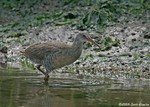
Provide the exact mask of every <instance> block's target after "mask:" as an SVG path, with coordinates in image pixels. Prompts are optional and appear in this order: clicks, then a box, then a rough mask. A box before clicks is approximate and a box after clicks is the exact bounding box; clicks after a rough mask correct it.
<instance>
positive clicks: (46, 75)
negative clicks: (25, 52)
mask: <svg viewBox="0 0 150 107" xmlns="http://www.w3.org/2000/svg"><path fill="white" fill-rule="evenodd" d="M48 79H49V75H48V74H47V73H46V74H45V77H44V80H45V82H47V81H48Z"/></svg>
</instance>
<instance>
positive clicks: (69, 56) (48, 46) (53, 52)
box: [22, 33, 99, 81]
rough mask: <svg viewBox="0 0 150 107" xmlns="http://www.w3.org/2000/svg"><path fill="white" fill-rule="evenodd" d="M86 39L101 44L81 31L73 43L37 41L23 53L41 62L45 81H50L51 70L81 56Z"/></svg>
mask: <svg viewBox="0 0 150 107" xmlns="http://www.w3.org/2000/svg"><path fill="white" fill-rule="evenodd" d="M86 40H88V41H90V42H92V43H94V44H95V45H97V46H99V45H98V44H96V43H95V42H94V41H93V40H92V39H91V38H89V37H86V36H85V35H84V34H82V33H79V34H78V35H77V36H76V38H75V40H74V42H73V44H72V45H68V44H66V43H63V42H45V43H36V44H33V45H31V46H29V47H28V48H27V49H25V50H24V51H22V53H23V54H24V55H25V56H26V57H27V58H29V59H30V60H31V61H33V62H35V63H37V64H39V66H38V67H37V68H38V70H39V71H41V72H42V73H43V74H44V75H45V81H48V73H49V72H50V71H52V70H53V69H57V68H60V67H63V66H65V65H69V64H71V63H73V62H74V61H76V60H77V59H78V58H79V57H80V55H81V52H82V46H83V42H85V41H86ZM41 65H43V66H44V67H45V69H46V72H44V71H42V70H41V69H40V66H41Z"/></svg>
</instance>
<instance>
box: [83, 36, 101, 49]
mask: <svg viewBox="0 0 150 107" xmlns="http://www.w3.org/2000/svg"><path fill="white" fill-rule="evenodd" d="M86 40H87V41H89V42H92V43H93V44H94V45H96V46H98V47H99V48H101V47H100V46H99V44H97V43H96V42H95V41H93V40H92V39H91V38H87V39H86Z"/></svg>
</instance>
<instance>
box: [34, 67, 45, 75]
mask: <svg viewBox="0 0 150 107" xmlns="http://www.w3.org/2000/svg"><path fill="white" fill-rule="evenodd" d="M41 66H42V65H37V67H36V68H37V69H38V70H39V71H40V72H42V73H43V74H44V75H46V73H45V72H44V71H43V70H41V68H40V67H41Z"/></svg>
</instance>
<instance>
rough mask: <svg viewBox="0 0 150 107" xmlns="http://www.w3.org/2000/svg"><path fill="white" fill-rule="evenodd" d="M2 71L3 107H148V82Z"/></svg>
mask: <svg viewBox="0 0 150 107" xmlns="http://www.w3.org/2000/svg"><path fill="white" fill-rule="evenodd" d="M13 70H14V71H13V72H12V71H9V70H7V71H6V70H1V71H0V107H100V106H103V107H107V106H109V107H110V106H111V107H112V106H118V105H119V104H120V103H129V104H131V103H134V104H139V103H143V104H149V99H150V93H149V91H150V84H149V83H150V81H149V80H130V79H126V80H109V79H104V78H103V79H89V78H83V79H82V80H81V79H77V78H71V77H70V76H68V77H67V76H66V77H64V76H63V77H64V78H60V77H54V76H52V77H51V79H50V81H49V84H47V85H46V84H44V83H42V78H43V77H41V75H37V74H36V73H29V72H27V71H19V70H18V69H13Z"/></svg>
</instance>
